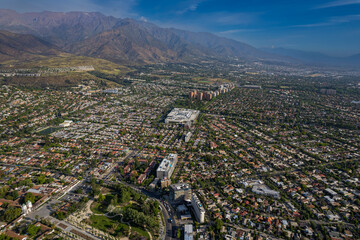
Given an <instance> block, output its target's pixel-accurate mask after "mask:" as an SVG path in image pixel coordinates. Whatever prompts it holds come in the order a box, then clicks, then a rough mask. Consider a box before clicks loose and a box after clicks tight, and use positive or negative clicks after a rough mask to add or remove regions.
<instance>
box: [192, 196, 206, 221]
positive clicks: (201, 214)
mask: <svg viewBox="0 0 360 240" xmlns="http://www.w3.org/2000/svg"><path fill="white" fill-rule="evenodd" d="M191 205H192V207H193V208H194V213H195V216H196V218H197V220H198V221H199V223H204V221H205V208H204V206H203V205H202V203H201V202H200V200H199V198H198V197H197V196H196V194H195V193H193V195H192V197H191Z"/></svg>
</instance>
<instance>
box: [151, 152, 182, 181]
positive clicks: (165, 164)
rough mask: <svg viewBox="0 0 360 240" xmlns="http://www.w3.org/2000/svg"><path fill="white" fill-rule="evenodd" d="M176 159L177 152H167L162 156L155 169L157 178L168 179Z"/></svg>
mask: <svg viewBox="0 0 360 240" xmlns="http://www.w3.org/2000/svg"><path fill="white" fill-rule="evenodd" d="M177 160H178V156H177V154H169V155H168V156H167V157H166V158H164V159H163V160H162V161H161V163H160V166H159V167H158V169H157V170H156V177H157V178H159V179H164V178H167V179H170V177H171V175H172V173H173V172H174V170H175V166H176V163H177Z"/></svg>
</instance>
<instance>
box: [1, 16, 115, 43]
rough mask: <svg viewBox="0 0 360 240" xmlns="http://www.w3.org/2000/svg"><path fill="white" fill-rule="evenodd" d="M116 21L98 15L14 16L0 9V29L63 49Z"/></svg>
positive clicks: (108, 26)
mask: <svg viewBox="0 0 360 240" xmlns="http://www.w3.org/2000/svg"><path fill="white" fill-rule="evenodd" d="M117 21H118V19H116V18H114V17H107V16H104V15H103V14H101V13H86V12H68V13H58V12H40V13H22V14H21V13H17V12H15V11H12V10H4V9H0V29H3V30H8V31H11V32H15V33H22V34H32V35H35V36H37V37H40V38H42V39H44V40H46V41H48V42H51V43H53V44H56V45H57V46H59V47H64V46H66V45H68V44H71V43H74V42H77V41H81V40H84V39H86V38H89V37H92V36H94V35H96V34H98V33H101V32H103V31H106V30H110V29H112V28H113V27H114V26H115V25H116V23H117Z"/></svg>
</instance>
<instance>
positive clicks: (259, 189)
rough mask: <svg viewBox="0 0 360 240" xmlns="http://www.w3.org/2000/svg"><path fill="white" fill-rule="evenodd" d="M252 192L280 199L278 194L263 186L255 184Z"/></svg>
mask: <svg viewBox="0 0 360 240" xmlns="http://www.w3.org/2000/svg"><path fill="white" fill-rule="evenodd" d="M252 192H253V193H255V194H260V195H265V196H270V197H274V198H280V193H279V192H277V191H274V190H272V189H270V188H269V187H268V186H266V185H265V184H256V185H254V186H253V188H252Z"/></svg>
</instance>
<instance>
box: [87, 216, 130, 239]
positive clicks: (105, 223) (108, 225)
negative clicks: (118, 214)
mask: <svg viewBox="0 0 360 240" xmlns="http://www.w3.org/2000/svg"><path fill="white" fill-rule="evenodd" d="M89 220H90V222H91V223H90V225H91V226H92V227H94V228H97V229H99V230H101V231H103V232H108V233H110V234H112V235H114V236H125V235H127V233H128V231H129V226H128V225H126V224H124V223H120V219H119V218H113V219H111V218H108V217H106V216H103V215H92V216H90V219H89Z"/></svg>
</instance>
